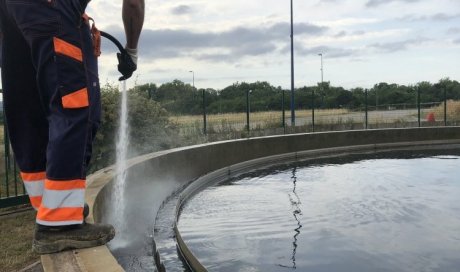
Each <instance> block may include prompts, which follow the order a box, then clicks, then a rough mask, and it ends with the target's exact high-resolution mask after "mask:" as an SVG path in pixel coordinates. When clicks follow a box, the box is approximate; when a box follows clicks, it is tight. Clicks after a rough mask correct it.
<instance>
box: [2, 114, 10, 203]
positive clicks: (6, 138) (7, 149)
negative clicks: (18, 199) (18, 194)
mask: <svg viewBox="0 0 460 272" xmlns="http://www.w3.org/2000/svg"><path fill="white" fill-rule="evenodd" d="M3 120H4V121H3V142H4V145H5V186H6V187H5V192H6V197H9V196H10V189H9V187H10V186H9V175H8V173H9V171H10V144H9V143H10V139H9V136H8V128H7V125H6V120H5V118H4V119H3Z"/></svg>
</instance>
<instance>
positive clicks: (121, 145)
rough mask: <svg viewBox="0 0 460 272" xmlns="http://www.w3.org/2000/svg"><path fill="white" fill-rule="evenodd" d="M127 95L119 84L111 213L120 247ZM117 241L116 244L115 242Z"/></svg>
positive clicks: (123, 219) (123, 223) (123, 227)
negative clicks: (118, 109) (119, 107)
mask: <svg viewBox="0 0 460 272" xmlns="http://www.w3.org/2000/svg"><path fill="white" fill-rule="evenodd" d="M127 100H128V94H127V91H126V80H124V81H123V82H122V84H121V113H120V125H119V129H118V141H117V144H116V150H117V163H116V179H115V186H114V200H115V203H114V207H113V213H112V215H113V216H112V220H113V221H112V222H113V224H114V226H115V229H116V231H117V235H116V237H115V241H114V242H115V243H116V244H118V245H120V244H121V245H120V246H122V244H125V243H126V242H127V241H126V239H125V238H126V237H125V234H126V214H125V207H126V203H125V196H124V193H125V184H126V167H127V163H126V159H127V158H126V157H127V151H128V140H129V139H128V138H129V136H128V130H129V127H128V102H127ZM117 241H118V242H117Z"/></svg>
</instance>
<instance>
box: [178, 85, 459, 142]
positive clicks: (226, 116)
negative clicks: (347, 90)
mask: <svg viewBox="0 0 460 272" xmlns="http://www.w3.org/2000/svg"><path fill="white" fill-rule="evenodd" d="M365 96H366V99H365V103H364V105H363V106H360V107H355V108H344V107H338V108H324V107H321V106H320V105H321V103H320V101H316V103H315V101H313V103H312V101H311V100H310V101H306V103H304V104H302V105H301V106H300V107H298V108H296V109H295V119H294V120H295V121H294V123H292V121H291V110H290V109H289V108H288V103H287V102H286V103H285V107H284V110H283V109H282V108H283V107H282V106H280V105H282V104H283V103H282V101H279V102H278V103H279V104H280V105H278V108H281V109H276V110H271V108H273V103H271V104H270V105H260V104H257V103H259V102H260V101H255V100H254V99H251V95H250V92H247V93H246V96H245V97H242V98H241V99H240V104H241V105H242V106H241V107H242V108H243V110H242V111H241V112H236V113H228V112H227V113H224V112H220V111H218V112H217V113H212V114H211V113H208V109H207V108H206V107H205V108H204V110H203V114H201V115H180V116H174V117H171V121H172V122H174V123H176V124H177V125H178V126H179V127H180V129H181V134H182V135H183V136H187V137H190V135H191V134H194V133H195V134H196V133H200V132H201V133H202V134H204V136H205V137H206V139H207V141H216V140H225V139H237V138H245V137H256V136H266V135H279V134H289V133H302V132H320V131H341V130H356V129H378V128H407V127H425V126H456V125H459V124H460V101H454V100H448V98H447V97H445V98H444V101H441V102H431V101H422V100H421V99H420V96H417V97H416V98H415V99H414V103H401V104H383V105H381V104H377V101H375V100H372V101H370V100H368V99H367V92H366V93H365ZM197 103H199V102H197ZM216 103H217V104H219V103H220V102H219V101H217V102H215V104H216ZM254 105H257V109H259V110H257V111H255V110H253V108H255V107H254ZM315 105H316V107H315ZM241 107H240V108H241ZM214 108H216V107H214ZM260 109H262V110H260Z"/></svg>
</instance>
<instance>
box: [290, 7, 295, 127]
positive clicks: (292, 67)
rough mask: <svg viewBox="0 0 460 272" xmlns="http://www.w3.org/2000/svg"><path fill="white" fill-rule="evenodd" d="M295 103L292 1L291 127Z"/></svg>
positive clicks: (293, 120) (292, 11) (293, 122)
mask: <svg viewBox="0 0 460 272" xmlns="http://www.w3.org/2000/svg"><path fill="white" fill-rule="evenodd" d="M294 106H295V101H294V9H293V6H292V0H291V125H292V126H295V109H294Z"/></svg>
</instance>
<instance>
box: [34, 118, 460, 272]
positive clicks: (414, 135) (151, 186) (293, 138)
mask: <svg viewBox="0 0 460 272" xmlns="http://www.w3.org/2000/svg"><path fill="white" fill-rule="evenodd" d="M409 142H411V143H414V142H418V143H417V144H418V145H427V144H447V143H452V144H454V143H460V127H430V128H409V129H389V130H360V131H342V132H327V133H312V134H294V135H282V136H270V137H263V138H251V139H241V140H235V141H225V142H217V143H210V144H204V145H198V146H191V147H184V148H178V149H173V150H168V151H162V152H157V153H152V154H148V155H144V156H140V157H137V158H134V159H131V160H129V162H128V169H127V170H128V172H127V185H126V194H125V197H126V200H127V201H128V202H129V203H130V206H129V207H127V209H128V210H127V211H128V212H127V213H126V214H127V218H126V219H125V220H128V221H129V222H136V224H135V225H134V226H132V227H131V229H130V231H131V232H132V234H133V235H134V236H133V239H132V242H133V243H138V242H139V243H142V242H144V241H145V239H144V236H142V235H141V236H139V237H135V235H136V233H137V232H143V231H145V229H146V228H147V227H148V226H150V227H151V226H153V224H154V222H155V215H156V214H157V212H158V210H159V209H160V207H161V204H162V202H163V201H165V200H166V199H167V198H168V197H169V196H170V195H172V194H173V193H175V192H177V191H180V190H182V189H183V188H184V187H185V186H186V185H187V184H189V183H190V182H191V181H194V180H196V179H197V178H199V177H201V176H203V175H206V174H208V173H211V172H214V171H217V170H219V169H222V168H225V167H227V166H231V165H236V164H239V163H243V162H247V161H253V160H257V159H261V158H266V157H272V158H275V160H276V158H277V157H276V156H279V157H278V158H282V157H283V156H286V154H296V155H295V156H304V155H307V154H308V155H309V156H312V155H313V156H314V155H315V153H314V152H315V150H318V149H323V151H324V149H329V151H330V152H331V153H334V152H337V151H340V149H341V147H347V146H366V145H367V146H368V147H371V148H375V149H377V148H379V147H381V146H385V145H386V146H387V148H389V147H391V146H393V147H395V148H397V146H398V145H400V146H401V145H404V143H409ZM114 175H115V172H114V170H113V168H110V167H109V168H106V169H103V170H100V171H98V172H97V173H95V174H93V175H91V176H90V177H88V188H87V196H86V198H87V202H88V204H89V205H90V208H91V213H90V220H93V218H94V219H95V221H97V222H105V221H108V220H109V218H107V216H106V214H107V211H109V210H110V209H111V206H112V204H113V203H115V199H113V197H112V189H113V188H112V187H113V183H111V182H110V181H111V180H113V178H114ZM141 247H142V244H141V245H139V248H141ZM152 261H153V260H152ZM42 263H43V267H44V270H45V271H89V272H91V271H123V269H122V268H121V266H120V265H119V264H118V263H117V261H116V260H115V258H114V257H113V256H112V255H111V254H110V251H109V250H108V249H107V247H105V246H104V247H99V248H93V249H85V250H79V251H69V252H63V253H60V254H52V255H44V256H42ZM64 267H65V269H64ZM157 267H159V269H160V268H161V265H160V264H159V263H157ZM56 268H57V270H56Z"/></svg>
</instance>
